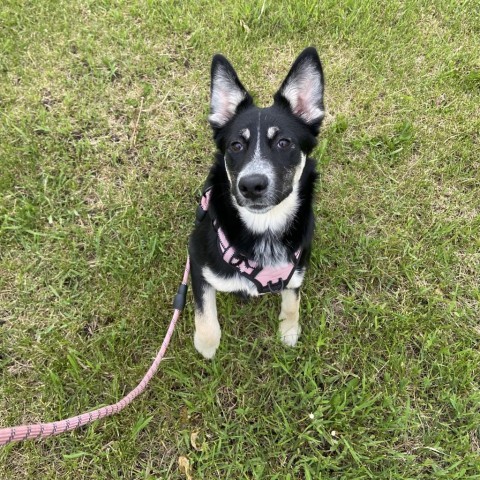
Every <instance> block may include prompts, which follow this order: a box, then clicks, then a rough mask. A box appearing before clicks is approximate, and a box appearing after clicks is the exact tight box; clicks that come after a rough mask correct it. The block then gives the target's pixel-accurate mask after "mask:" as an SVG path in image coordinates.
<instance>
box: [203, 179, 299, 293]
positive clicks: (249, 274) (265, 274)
mask: <svg viewBox="0 0 480 480" xmlns="http://www.w3.org/2000/svg"><path fill="white" fill-rule="evenodd" d="M211 194H212V187H210V188H209V189H207V190H206V191H205V193H204V194H203V196H202V199H201V201H200V205H199V208H198V210H197V221H201V220H202V218H203V217H204V216H205V214H206V213H207V211H208V207H209V205H210V196H211ZM213 227H214V228H215V230H216V231H217V236H218V248H219V249H220V253H221V254H222V257H223V260H224V261H225V262H227V263H228V264H229V265H231V266H232V267H234V268H236V269H237V270H238V273H240V274H241V275H242V276H244V277H246V278H248V280H250V281H251V282H253V283H254V284H255V286H256V287H257V290H258V293H259V294H260V295H263V294H264V293H268V292H272V293H276V292H280V291H282V290H283V289H284V288H286V287H287V285H288V282H289V281H290V279H291V278H292V275H293V273H294V272H295V269H296V268H297V265H298V260H299V258H300V255H301V253H302V249H301V248H299V249H298V250H297V251H296V252H295V253H294V254H293V256H292V261H291V262H289V263H285V264H283V265H278V266H275V267H272V266H268V267H262V266H260V265H258V263H257V262H255V261H254V260H251V259H249V258H247V257H245V256H244V255H242V254H241V253H239V252H237V251H236V250H235V248H234V247H233V246H232V244H231V243H230V242H229V241H228V239H227V237H226V235H225V232H224V231H223V230H222V228H221V227H220V226H219V225H218V222H217V221H216V220H213Z"/></svg>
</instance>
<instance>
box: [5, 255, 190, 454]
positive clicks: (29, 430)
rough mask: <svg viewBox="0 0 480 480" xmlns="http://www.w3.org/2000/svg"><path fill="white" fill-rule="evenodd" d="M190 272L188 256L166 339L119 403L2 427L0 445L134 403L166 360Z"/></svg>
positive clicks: (63, 428)
mask: <svg viewBox="0 0 480 480" xmlns="http://www.w3.org/2000/svg"><path fill="white" fill-rule="evenodd" d="M189 273H190V258H189V257H187V262H186V265H185V272H184V274H183V279H182V283H181V284H180V286H179V287H178V291H177V294H176V295H175V299H174V301H173V308H174V312H173V317H172V320H171V322H170V325H169V327H168V330H167V333H166V334H165V338H164V339H163V343H162V346H161V347H160V350H159V351H158V353H157V356H156V357H155V360H154V361H153V363H152V365H151V366H150V368H149V369H148V371H147V373H146V374H145V376H144V377H143V378H142V380H141V381H140V383H139V384H138V385H137V386H136V387H135V388H134V389H133V390H132V391H131V392H130V393H128V394H127V395H125V397H123V398H122V399H121V400H119V401H118V402H117V403H114V404H112V405H108V406H106V407H101V408H97V409H96V410H93V411H91V412H86V413H82V414H80V415H76V416H75V417H70V418H67V419H65V420H59V421H57V422H51V423H37V424H29V425H19V426H16V427H7V428H2V429H0V447H1V446H3V445H7V444H8V443H11V442H21V441H23V440H29V439H32V438H46V437H50V436H52V435H58V434H60V433H64V432H68V431H70V430H75V429H77V428H79V427H82V426H83V425H88V424H89V423H92V422H94V421H95V420H99V419H100V418H104V417H109V416H110V415H113V414H115V413H118V412H121V411H122V410H123V409H124V408H125V407H126V406H127V405H129V404H130V403H132V402H133V400H134V399H135V398H137V397H138V395H140V394H141V393H142V392H143V391H144V390H145V388H146V387H147V385H148V383H149V382H150V380H151V378H152V377H153V376H154V375H155V373H156V372H157V370H158V367H159V365H160V362H161V361H162V360H163V356H164V355H165V352H166V350H167V347H168V344H169V343H170V339H171V338H172V334H173V331H174V329H175V325H176V323H177V320H178V318H179V317H180V313H181V311H182V310H183V307H184V306H185V301H186V294H187V282H188V275H189Z"/></svg>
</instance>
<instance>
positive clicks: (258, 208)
mask: <svg viewBox="0 0 480 480" xmlns="http://www.w3.org/2000/svg"><path fill="white" fill-rule="evenodd" d="M274 206H275V205H244V208H246V209H247V210H248V211H249V212H250V213H257V214H258V213H267V212H268V211H269V210H271V209H272V208H273V207H274Z"/></svg>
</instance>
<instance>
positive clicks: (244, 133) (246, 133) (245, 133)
mask: <svg viewBox="0 0 480 480" xmlns="http://www.w3.org/2000/svg"><path fill="white" fill-rule="evenodd" d="M240 135H241V136H242V137H243V138H244V139H245V140H246V141H248V139H249V138H250V130H249V129H248V128H243V129H242V130H240Z"/></svg>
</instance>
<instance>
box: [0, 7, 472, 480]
mask: <svg viewBox="0 0 480 480" xmlns="http://www.w3.org/2000/svg"><path fill="white" fill-rule="evenodd" d="M479 15H480V7H479V4H478V2H477V1H473V0H472V1H465V2H457V1H454V0H437V1H435V2H433V3H432V2H423V1H383V2H373V1H368V0H367V1H362V2H359V1H343V2H337V1H333V0H329V1H323V2H316V1H311V0H304V1H296V2H290V1H289V2H276V1H273V0H264V1H253V2H213V1H212V0H204V1H201V2H174V1H159V2H154V1H142V2H125V1H112V2H109V1H106V0H105V1H84V0H82V1H80V2H66V1H56V2H53V1H52V2H49V1H43V2H42V1H23V2H18V1H15V0H5V1H4V2H3V3H2V8H1V10H0V192H1V196H0V382H1V383H0V426H7V425H14V424H18V423H23V422H29V421H30V422H32V421H35V422H36V421H40V420H44V421H52V420H55V419H59V418H63V417H67V416H71V415H74V414H76V413H78V412H81V411H84V410H86V409H91V408H93V407H95V406H98V405H103V404H108V403H111V402H114V401H116V400H117V399H118V398H120V397H121V396H122V395H123V394H125V393H126V392H127V391H129V390H130V389H131V388H132V387H133V386H135V385H136V383H137V381H138V380H139V379H140V378H141V376H142V375H143V373H144V372H145V370H146V369H147V368H148V366H149V364H150V362H151V360H152V358H153V356H154V355H155V352H156V350H157V348H158V347H159V345H160V343H161V340H162V338H163V335H164V333H165V329H166V326H167V324H168V321H169V318H170V315H171V301H172V296H173V294H174V292H175V289H176V287H177V284H178V282H179V279H180V276H181V273H182V271H183V264H184V261H185V255H186V244H187V236H188V233H189V231H190V229H191V226H192V223H193V219H194V212H195V208H196V202H197V199H198V196H197V194H198V191H199V189H200V187H201V185H202V183H203V180H204V178H205V176H206V173H207V171H208V168H209V165H210V163H211V159H212V155H213V153H214V146H213V143H212V141H211V133H210V131H209V127H208V125H207V122H206V116H207V113H208V92H209V67H210V59H211V56H212V54H213V53H215V52H218V51H220V52H223V53H224V54H226V55H227V56H228V57H229V58H230V59H231V60H232V62H233V63H234V65H235V67H236V68H237V71H238V72H239V74H240V77H241V79H242V81H243V82H244V84H245V85H246V86H247V87H248V88H250V89H251V90H252V92H253V93H254V95H255V97H256V98H257V99H258V100H259V102H260V104H263V105H267V104H269V102H270V98H271V95H272V94H273V93H274V92H275V91H276V89H277V88H278V86H279V85H280V83H281V80H282V79H283V77H284V76H285V74H286V72H287V70H288V68H289V65H290V63H291V62H292V61H293V59H294V58H295V56H296V55H297V54H298V53H299V52H300V51H301V50H302V49H303V48H304V47H305V46H307V45H311V44H313V45H315V46H317V48H318V50H319V53H320V55H321V58H322V60H323V62H324V68H325V74H326V80H327V86H326V106H327V111H328V115H327V120H326V122H325V125H324V128H323V131H322V135H321V141H320V145H319V147H318V148H317V150H316V153H315V156H316V158H317V159H318V166H319V170H320V172H321V181H320V183H319V186H318V189H317V198H316V200H317V202H316V216H317V219H318V227H317V232H316V239H315V247H314V251H313V265H312V268H311V269H310V271H309V273H308V276H307V281H306V283H305V286H304V289H303V301H302V324H303V335H302V337H301V341H300V342H299V344H298V346H297V347H295V348H293V349H288V348H285V347H284V346H283V345H282V344H281V343H280V342H279V340H278V339H277V337H276V331H277V323H278V321H277V315H278V312H279V307H280V305H279V298H277V297H273V296H269V297H264V298H262V299H260V300H254V301H252V302H251V303H249V304H247V305H243V304H240V303H238V302H237V300H236V299H235V298H232V297H231V296H227V295H219V304H218V309H219V314H220V317H221V323H222V325H223V339H222V343H221V346H220V349H219V351H218V353H217V356H216V357H215V359H214V360H213V361H205V360H204V359H203V358H201V357H200V356H199V354H197V353H196V351H195V350H194V348H193V344H192V343H193V342H192V336H193V312H192V301H191V296H190V297H189V300H190V301H189V303H188V307H187V308H186V311H185V313H184V316H183V318H182V320H181V322H180V324H179V326H178V328H177V330H176V333H175V335H174V338H173V342H172V345H171V346H170V349H169V351H168V353H167V357H168V359H167V360H166V361H165V362H164V363H163V364H162V366H161V369H160V372H159V374H158V375H157V376H156V378H155V379H154V380H153V381H152V384H151V385H150V387H149V388H148V391H147V392H146V393H145V394H143V395H142V396H141V397H140V398H139V399H137V401H136V402H135V403H134V404H133V405H131V406H130V407H129V408H128V409H127V410H125V411H124V412H123V413H122V414H120V415H118V416H116V417H112V418H109V419H106V420H103V421H101V422H97V423H95V424H93V425H91V426H89V427H87V428H84V429H82V430H81V431H77V432H74V433H71V434H66V435H62V436H59V437H54V438H51V439H47V440H45V441H43V442H26V443H23V444H14V445H10V446H8V447H6V448H4V449H2V450H1V451H0V478H2V479H15V480H18V479H36V478H38V479H57V478H58V479H60V478H62V479H65V478H67V479H81V478H98V479H120V478H122V479H130V478H131V479H160V478H162V479H163V478H165V479H166V478H168V479H176V478H186V476H185V475H184V474H182V473H181V472H180V471H179V469H178V459H179V457H180V456H184V457H187V458H188V459H189V461H190V464H191V465H192V467H193V468H192V475H193V478H194V479H200V478H205V479H216V478H225V479H247V478H252V479H253V478H255V479H260V478H265V479H267V478H268V479H292V480H293V479H352V480H358V479H369V478H373V479H415V480H416V479H432V478H444V479H478V478H480V456H479V455H480V430H479V424H480V407H479V406H480V390H479V379H480V368H479V364H480V353H479V340H480V325H479V319H480V307H479V302H480V289H479V283H480V282H479V279H480V253H479V252H480V163H479V158H478V152H479V147H480V135H479V131H480V61H479V55H478V52H479V51H480V23H479V21H478V18H479ZM137 120H138V128H136V127H135V126H136V124H137ZM193 432H198V434H199V437H198V439H197V444H198V445H200V446H201V447H200V448H201V450H196V449H194V448H193V446H192V445H191V442H190V435H191V434H192V433H193ZM198 445H197V447H198Z"/></svg>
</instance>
